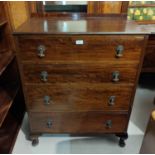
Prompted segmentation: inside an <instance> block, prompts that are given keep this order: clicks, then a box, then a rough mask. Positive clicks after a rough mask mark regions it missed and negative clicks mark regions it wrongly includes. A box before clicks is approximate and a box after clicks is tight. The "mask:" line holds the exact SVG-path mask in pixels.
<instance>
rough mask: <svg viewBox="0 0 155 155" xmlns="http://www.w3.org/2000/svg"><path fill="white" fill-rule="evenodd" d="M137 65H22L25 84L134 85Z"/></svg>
mask: <svg viewBox="0 0 155 155" xmlns="http://www.w3.org/2000/svg"><path fill="white" fill-rule="evenodd" d="M137 68H138V64H136V63H134V64H114V63H108V62H107V63H106V64H103V63H95V64H94V63H87V64H86V63H85V64H84V63H78V64H76V63H72V64H71V63H68V64H62V63H60V64H50V65H36V64H24V65H23V72H24V81H25V82H26V83H55V82H60V83H65V82H109V83H111V82H112V83H134V82H135V78H136V73H137Z"/></svg>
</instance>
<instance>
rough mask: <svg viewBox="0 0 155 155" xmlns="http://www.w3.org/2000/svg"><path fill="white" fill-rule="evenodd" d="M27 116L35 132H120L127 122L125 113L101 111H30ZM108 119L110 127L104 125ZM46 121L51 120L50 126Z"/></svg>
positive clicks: (123, 129)
mask: <svg viewBox="0 0 155 155" xmlns="http://www.w3.org/2000/svg"><path fill="white" fill-rule="evenodd" d="M29 117H30V126H31V128H30V130H31V131H32V132H36V133H42V132H45V133H79V134H80V133H111V132H115V133H120V132H124V131H125V129H126V124H127V122H126V121H127V115H108V114H104V113H102V112H98V113H95V112H93V113H91V112H84V113H83V112H80V113H72V112H69V113H65V112H61V113H30V114H29ZM38 120H39V121H38ZM108 120H111V122H112V125H111V127H107V126H106V123H107V121H108ZM48 121H51V122H52V125H51V127H50V128H48V126H47V123H48ZM120 122H121V123H120Z"/></svg>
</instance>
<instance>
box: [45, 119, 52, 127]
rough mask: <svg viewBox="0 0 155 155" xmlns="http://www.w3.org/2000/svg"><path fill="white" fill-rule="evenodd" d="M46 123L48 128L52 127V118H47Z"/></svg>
mask: <svg viewBox="0 0 155 155" xmlns="http://www.w3.org/2000/svg"><path fill="white" fill-rule="evenodd" d="M46 125H47V127H48V128H51V127H52V120H51V119H49V120H48V121H47V123H46Z"/></svg>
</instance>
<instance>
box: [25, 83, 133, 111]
mask: <svg viewBox="0 0 155 155" xmlns="http://www.w3.org/2000/svg"><path fill="white" fill-rule="evenodd" d="M26 92H27V100H28V103H27V106H28V109H29V111H33V112H50V111H73V112H75V111H113V112H117V111H123V112H126V111H128V109H129V105H130V97H131V93H132V86H130V85H110V84H102V83H98V84H93V83H92V84H91V83H66V84H58V83H57V84H51V85H49V84H46V85H37V84H36V85H26Z"/></svg>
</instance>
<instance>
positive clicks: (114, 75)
mask: <svg viewBox="0 0 155 155" xmlns="http://www.w3.org/2000/svg"><path fill="white" fill-rule="evenodd" d="M119 80H120V73H119V71H114V72H113V73H112V81H113V82H118V81H119Z"/></svg>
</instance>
